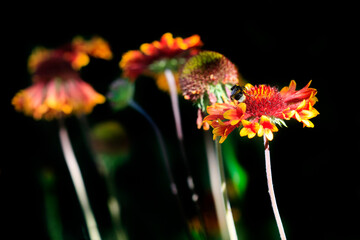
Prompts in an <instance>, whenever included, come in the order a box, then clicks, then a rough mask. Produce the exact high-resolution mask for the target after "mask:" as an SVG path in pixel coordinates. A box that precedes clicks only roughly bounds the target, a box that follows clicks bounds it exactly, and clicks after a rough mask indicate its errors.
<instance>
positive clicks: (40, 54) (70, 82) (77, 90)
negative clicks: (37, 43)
mask: <svg viewBox="0 0 360 240" xmlns="http://www.w3.org/2000/svg"><path fill="white" fill-rule="evenodd" d="M89 56H94V57H99V58H103V59H110V58H111V57H112V56H111V51H110V48H109V46H108V44H107V43H106V42H105V41H104V40H102V39H101V38H99V37H96V38H93V39H91V40H90V41H85V40H83V39H82V38H80V37H77V38H75V39H74V41H73V42H72V43H71V44H68V45H66V46H63V47H60V48H57V49H54V50H48V49H45V48H41V47H39V48H36V49H35V50H34V51H33V53H32V54H31V55H30V57H29V61H28V66H29V71H30V72H31V73H32V74H33V75H32V81H33V85H32V86H30V87H28V88H26V89H24V90H21V91H19V92H18V93H17V94H16V95H15V97H14V98H13V99H12V104H13V105H14V106H15V109H16V110H17V111H21V112H24V114H25V115H29V116H32V117H33V118H35V119H42V118H44V119H47V120H51V119H53V118H58V117H60V116H63V115H71V114H83V113H85V114H86V113H90V112H91V111H92V109H93V107H94V106H95V105H97V104H100V103H104V102H105V97H104V96H103V95H101V94H99V93H97V92H96V91H95V90H94V89H93V88H92V87H91V86H90V85H89V84H88V83H86V82H84V81H83V80H82V79H81V78H80V76H79V74H78V72H77V71H76V70H78V69H80V68H81V67H83V66H85V65H87V64H88V63H89Z"/></svg>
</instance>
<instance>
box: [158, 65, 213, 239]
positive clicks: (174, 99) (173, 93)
mask: <svg viewBox="0 0 360 240" xmlns="http://www.w3.org/2000/svg"><path fill="white" fill-rule="evenodd" d="M164 74H165V78H166V81H167V84H168V86H169V90H170V100H171V106H172V110H173V114H174V120H175V127H176V134H177V138H178V140H179V147H180V153H181V156H182V160H183V163H184V166H185V171H186V174H187V178H186V180H187V185H188V187H189V189H190V190H191V199H192V201H193V202H194V204H195V207H196V210H197V212H198V215H199V220H200V222H201V225H202V227H203V228H204V230H205V229H206V228H205V222H204V219H203V216H202V214H201V211H200V206H199V195H198V194H197V192H196V189H195V184H194V179H193V177H192V174H191V171H190V168H189V164H188V160H187V156H186V153H185V147H184V142H183V140H184V139H183V132H182V127H181V116H180V107H179V101H178V94H177V88H176V82H175V77H174V74H173V73H172V71H171V70H170V69H165V71H164ZM204 233H205V234H206V231H205V232H204Z"/></svg>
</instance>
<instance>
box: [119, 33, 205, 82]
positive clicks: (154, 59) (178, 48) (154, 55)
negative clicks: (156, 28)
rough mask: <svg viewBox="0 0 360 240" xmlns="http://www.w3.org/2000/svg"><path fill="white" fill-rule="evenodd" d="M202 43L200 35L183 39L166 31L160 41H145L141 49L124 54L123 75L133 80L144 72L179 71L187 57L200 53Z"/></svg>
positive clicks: (158, 74) (122, 60) (159, 74)
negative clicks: (174, 36)
mask: <svg viewBox="0 0 360 240" xmlns="http://www.w3.org/2000/svg"><path fill="white" fill-rule="evenodd" d="M202 45H203V44H202V42H201V40H200V36H199V35H193V36H191V37H188V38H185V39H183V38H180V37H176V38H173V35H172V34H171V33H165V34H164V35H163V36H162V37H161V39H160V41H154V42H152V43H144V44H142V45H141V46H140V50H131V51H128V52H126V53H125V54H123V56H122V59H121V61H120V63H119V66H120V68H121V69H122V70H123V76H124V77H126V78H129V79H130V80H131V81H135V79H136V78H137V77H138V76H139V75H142V74H143V75H148V76H152V77H155V78H157V77H161V76H162V75H161V73H163V72H164V71H165V69H169V70H172V71H173V72H177V71H178V69H179V67H180V66H181V65H182V64H184V63H185V61H186V59H188V58H189V57H191V56H193V55H195V54H197V53H198V51H199V47H201V46H202ZM167 88H168V87H163V89H167Z"/></svg>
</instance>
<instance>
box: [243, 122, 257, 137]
mask: <svg viewBox="0 0 360 240" xmlns="http://www.w3.org/2000/svg"><path fill="white" fill-rule="evenodd" d="M241 123H242V125H243V128H242V129H241V130H240V136H241V137H244V136H248V138H253V137H255V135H256V133H257V132H258V130H259V123H258V122H257V121H252V122H249V121H247V120H242V121H241Z"/></svg>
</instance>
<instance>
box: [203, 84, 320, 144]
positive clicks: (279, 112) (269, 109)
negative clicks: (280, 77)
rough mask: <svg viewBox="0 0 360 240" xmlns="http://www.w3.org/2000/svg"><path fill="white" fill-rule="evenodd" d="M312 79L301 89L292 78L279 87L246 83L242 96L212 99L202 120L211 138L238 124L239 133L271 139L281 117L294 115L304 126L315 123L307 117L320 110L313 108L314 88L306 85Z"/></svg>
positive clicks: (230, 129)
mask: <svg viewBox="0 0 360 240" xmlns="http://www.w3.org/2000/svg"><path fill="white" fill-rule="evenodd" d="M310 83H311V81H310V82H309V83H308V84H307V85H306V86H305V87H304V88H302V89H301V90H298V91H296V90H295V89H296V83H295V81H294V80H292V81H291V82H290V85H289V87H284V88H283V89H281V91H279V90H278V89H277V88H275V87H271V86H269V85H258V86H252V85H251V84H246V85H245V87H244V90H243V94H244V95H245V97H246V98H245V100H244V101H243V102H238V101H236V100H233V101H228V102H225V103H215V104H214V105H211V106H209V107H208V108H207V112H208V114H209V115H208V116H206V117H205V118H204V122H207V123H208V124H210V125H211V126H212V127H213V128H214V130H213V134H214V139H215V138H216V137H217V136H220V137H221V138H220V142H224V141H225V139H226V138H227V136H228V135H229V134H230V132H232V131H233V130H234V129H236V128H240V129H241V130H240V136H242V137H243V136H248V138H253V137H254V136H255V135H258V136H259V137H261V136H263V135H265V136H266V138H267V139H268V140H269V141H271V140H272V139H273V133H274V132H277V131H278V128H277V126H276V125H278V126H286V124H285V122H284V120H289V119H291V118H295V119H296V120H298V121H299V122H302V123H303V126H304V127H305V126H306V127H314V124H313V123H312V122H311V121H310V120H309V119H311V118H313V117H316V116H317V115H318V114H319V112H318V111H317V110H316V109H315V108H313V106H314V104H315V103H316V102H317V101H318V99H317V98H316V97H315V95H316V93H317V90H316V89H314V88H309V86H310Z"/></svg>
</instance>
